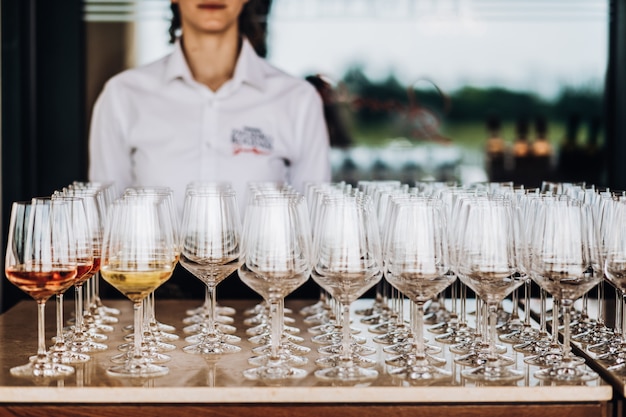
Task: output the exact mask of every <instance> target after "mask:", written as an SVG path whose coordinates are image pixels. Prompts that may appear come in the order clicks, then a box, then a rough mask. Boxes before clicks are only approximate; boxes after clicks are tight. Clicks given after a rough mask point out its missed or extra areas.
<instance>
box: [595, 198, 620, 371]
mask: <svg viewBox="0 0 626 417" xmlns="http://www.w3.org/2000/svg"><path fill="white" fill-rule="evenodd" d="M612 205H613V209H612V211H613V215H612V218H611V222H610V224H607V225H606V240H605V246H604V249H605V256H604V273H605V275H606V277H607V279H608V281H609V282H610V283H611V284H612V285H613V286H614V287H615V288H617V290H618V292H619V296H618V297H617V299H616V315H615V318H616V323H615V327H616V332H617V333H618V338H617V340H615V341H613V343H612V344H611V347H610V349H609V350H608V351H607V352H604V353H603V354H601V355H599V356H598V357H596V359H598V360H600V361H602V362H603V363H605V364H609V365H610V366H609V367H608V369H609V370H610V371H611V372H613V373H614V374H615V375H617V376H619V377H624V376H626V333H625V330H626V320H624V305H625V304H626V202H625V201H623V200H618V201H614V202H612Z"/></svg>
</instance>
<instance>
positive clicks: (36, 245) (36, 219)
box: [5, 198, 77, 378]
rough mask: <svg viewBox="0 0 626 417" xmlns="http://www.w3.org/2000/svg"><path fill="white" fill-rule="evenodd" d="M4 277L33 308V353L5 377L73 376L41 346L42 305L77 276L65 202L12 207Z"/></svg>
mask: <svg viewBox="0 0 626 417" xmlns="http://www.w3.org/2000/svg"><path fill="white" fill-rule="evenodd" d="M5 274H6V276H7V278H8V280H9V281H10V282H11V283H13V284H14V285H16V286H17V287H18V288H19V289H21V290H22V291H24V292H25V293H27V294H28V295H30V296H31V297H32V298H33V299H34V300H35V301H36V302H37V307H38V315H37V355H36V356H34V357H32V358H31V360H30V362H29V363H28V364H26V365H22V366H17V367H14V368H11V371H10V372H11V374H12V375H14V376H20V377H43V378H58V377H64V376H67V375H71V374H73V373H74V368H73V367H71V366H68V365H64V364H62V363H58V362H55V361H54V360H53V358H52V356H51V355H50V354H49V353H48V352H47V351H46V342H45V308H46V301H47V300H48V299H49V298H50V297H51V296H52V295H54V294H55V293H58V292H61V291H64V290H65V289H67V288H69V287H70V286H71V285H72V284H73V283H74V279H75V278H76V275H77V264H76V247H75V240H74V239H72V235H71V224H70V218H69V209H68V204H67V202H64V201H58V200H52V199H43V198H35V199H33V200H32V201H31V202H14V203H13V204H12V207H11V220H10V225H9V236H8V240H7V251H6V259H5Z"/></svg>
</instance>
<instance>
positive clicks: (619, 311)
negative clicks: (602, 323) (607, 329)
mask: <svg viewBox="0 0 626 417" xmlns="http://www.w3.org/2000/svg"><path fill="white" fill-rule="evenodd" d="M615 299H616V300H619V301H617V302H616V303H615V304H616V306H615V313H616V316H617V317H616V320H617V323H616V326H615V328H616V329H619V331H621V332H622V334H621V335H620V337H621V339H622V343H626V320H625V319H624V311H626V308H624V305H626V292H622V294H621V297H616V298H615Z"/></svg>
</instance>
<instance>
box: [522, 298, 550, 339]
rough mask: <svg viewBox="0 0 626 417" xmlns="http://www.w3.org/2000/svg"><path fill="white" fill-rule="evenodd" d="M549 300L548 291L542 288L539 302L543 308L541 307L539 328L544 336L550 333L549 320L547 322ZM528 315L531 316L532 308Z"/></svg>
mask: <svg viewBox="0 0 626 417" xmlns="http://www.w3.org/2000/svg"><path fill="white" fill-rule="evenodd" d="M547 298H548V293H547V292H546V290H544V289H543V288H541V290H540V294H539V301H540V303H541V307H540V309H541V310H540V311H539V316H540V317H539V326H540V327H541V333H542V334H547V333H548V320H546V315H547V314H548V306H547V302H548V300H547ZM527 315H528V316H530V306H529V308H528V313H527Z"/></svg>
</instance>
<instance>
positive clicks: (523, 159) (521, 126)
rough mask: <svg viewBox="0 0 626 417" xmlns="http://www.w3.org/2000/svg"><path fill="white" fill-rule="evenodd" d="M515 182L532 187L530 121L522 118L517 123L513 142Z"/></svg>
mask: <svg viewBox="0 0 626 417" xmlns="http://www.w3.org/2000/svg"><path fill="white" fill-rule="evenodd" d="M512 153H513V167H514V175H513V181H514V182H515V183H516V184H521V185H525V186H531V184H530V178H529V177H530V173H531V169H532V154H531V148H530V142H529V141H528V119H527V118H526V117H520V118H518V119H517V122H516V123H515V140H514V141H513V150H512Z"/></svg>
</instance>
